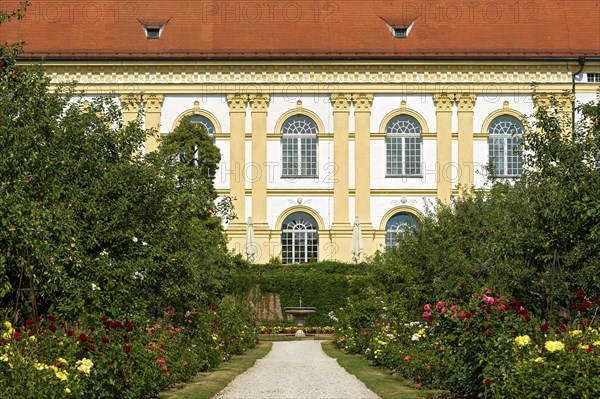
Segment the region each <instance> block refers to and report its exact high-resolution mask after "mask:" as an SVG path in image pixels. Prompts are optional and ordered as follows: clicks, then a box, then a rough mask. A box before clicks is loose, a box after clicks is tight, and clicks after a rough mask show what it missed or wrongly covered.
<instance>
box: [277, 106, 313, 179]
mask: <svg viewBox="0 0 600 399" xmlns="http://www.w3.org/2000/svg"><path fill="white" fill-rule="evenodd" d="M318 132H319V129H318V128H317V124H316V123H315V121H313V120H312V119H311V118H309V117H308V116H306V115H294V116H291V117H289V118H288V119H286V120H285V122H284V123H283V125H282V127H281V159H282V163H283V170H282V175H283V177H315V176H317V133H318Z"/></svg>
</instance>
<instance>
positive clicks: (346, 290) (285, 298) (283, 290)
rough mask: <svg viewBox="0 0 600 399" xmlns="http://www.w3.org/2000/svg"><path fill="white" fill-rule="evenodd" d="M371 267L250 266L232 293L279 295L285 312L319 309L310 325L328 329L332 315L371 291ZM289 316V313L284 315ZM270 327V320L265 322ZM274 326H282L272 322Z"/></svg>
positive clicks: (236, 279) (336, 264)
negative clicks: (294, 308)
mask: <svg viewBox="0 0 600 399" xmlns="http://www.w3.org/2000/svg"><path fill="white" fill-rule="evenodd" d="M368 269H369V265H367V264H364V263H363V264H358V265H355V264H346V263H340V262H319V263H308V264H302V265H278V264H266V265H250V266H248V268H246V269H244V270H241V271H238V273H237V274H236V275H235V276H234V277H233V281H232V288H231V291H232V293H233V294H235V295H238V296H245V295H247V294H248V292H250V291H251V290H253V289H256V287H257V286H258V287H260V292H261V293H263V294H269V293H277V294H279V296H280V299H281V307H282V309H283V308H285V307H291V306H299V304H300V299H302V306H311V307H315V308H316V312H315V314H314V315H310V316H307V317H306V323H307V325H313V326H326V325H331V324H332V323H333V321H332V320H331V319H330V317H329V315H328V313H329V312H330V311H332V310H334V309H339V308H341V307H344V306H345V305H346V303H347V298H348V297H350V296H355V295H361V294H362V293H366V292H368V291H369V287H370V286H371V283H370V279H371V277H370V275H369V273H368V271H369V270H368ZM284 317H285V314H284ZM261 322H262V323H267V324H269V321H266V320H262V321H261ZM270 324H281V322H280V321H277V320H275V321H270Z"/></svg>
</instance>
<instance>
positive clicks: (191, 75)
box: [9, 1, 600, 263]
mask: <svg viewBox="0 0 600 399" xmlns="http://www.w3.org/2000/svg"><path fill="white" fill-rule="evenodd" d="M39 3H42V5H41V6H40V7H39V8H37V9H36V12H37V14H35V15H34V17H28V18H29V21H27V19H26V21H25V22H24V23H23V24H24V25H23V26H24V27H25V28H26V27H30V28H31V29H32V31H31V32H29V33H27V32H28V31H27V30H26V29H25V28H23V29H22V30H21V31H23V32H26V35H25V36H27V37H26V40H27V38H29V40H30V41H31V42H32V43H33V48H32V49H31V50H29V52H28V51H26V52H25V54H24V56H23V57H22V59H23V62H39V61H40V60H41V61H42V62H43V66H44V68H45V70H46V71H47V73H48V76H49V77H50V79H51V81H52V83H53V84H60V83H67V82H72V81H75V82H76V85H77V89H78V90H80V91H82V92H83V93H84V94H83V97H85V98H87V97H89V98H92V97H95V96H104V95H115V96H116V97H117V98H118V100H119V101H121V102H122V103H125V102H128V101H129V100H130V99H131V98H134V99H135V100H134V102H135V103H136V105H137V106H138V107H143V109H144V112H145V114H144V115H145V116H144V118H145V120H144V122H145V127H146V128H155V129H156V130H157V131H158V132H160V135H168V134H169V132H171V131H172V130H173V129H174V128H175V127H176V126H177V124H178V123H180V122H181V121H182V120H184V119H190V120H191V121H192V122H195V123H199V124H202V125H203V126H205V127H206V128H207V129H208V130H209V132H210V133H211V134H212V135H213V137H214V139H215V144H216V145H217V147H218V148H219V149H220V151H221V154H222V160H221V163H220V165H219V171H218V172H217V176H216V179H215V187H216V189H217V191H218V193H219V195H220V196H230V197H231V198H232V199H233V204H234V208H235V209H234V210H235V213H236V215H237V219H235V220H233V221H231V222H230V223H228V224H227V225H226V226H225V228H226V233H227V237H228V239H229V246H230V249H231V251H232V252H233V253H238V254H242V256H244V257H248V258H249V259H250V260H252V261H253V262H256V263H265V262H268V261H269V260H271V259H273V258H278V259H280V260H282V261H283V262H284V263H298V262H300V263H301V262H307V261H310V260H340V261H352V260H355V261H357V260H364V259H365V257H367V256H370V255H373V254H374V253H375V252H376V251H378V250H380V251H383V250H385V248H386V247H389V246H391V245H394V238H395V237H396V236H397V235H398V234H400V235H402V234H407V233H408V232H409V231H410V229H411V228H412V227H413V226H415V225H418V223H419V219H420V218H422V217H423V215H424V214H425V213H426V212H427V210H428V209H431V208H432V207H433V206H435V204H436V203H437V201H441V202H443V203H450V202H451V201H452V198H453V197H455V196H458V195H460V193H461V191H462V190H464V189H467V188H470V187H475V188H485V187H486V181H487V178H486V175H487V171H486V166H487V165H491V167H492V168H493V169H494V170H495V172H496V174H498V175H500V176H504V177H506V178H515V177H518V175H519V174H520V173H521V171H522V163H521V156H522V154H521V153H520V151H519V149H518V141H519V137H520V134H521V133H522V131H523V129H525V128H526V126H524V125H523V124H522V120H521V119H522V117H523V115H531V114H533V112H534V111H535V107H536V106H539V105H541V104H544V102H545V101H547V98H548V96H549V95H555V96H557V97H558V98H559V99H560V101H562V102H563V103H564V104H565V105H566V108H565V111H564V112H565V113H566V114H567V116H569V115H570V107H571V105H572V101H574V100H577V101H590V100H593V99H595V97H596V92H597V90H598V82H600V44H598V43H597V40H596V39H594V37H595V36H594V32H596V31H598V30H599V28H598V26H596V25H595V22H594V18H593V13H594V11H593V10H592V11H590V10H589V9H586V8H585V7H579V6H578V7H579V8H578V9H576V10H575V11H573V12H567V13H566V14H565V18H566V19H567V22H568V23H569V24H570V25H571V26H579V27H582V29H583V30H584V31H586V32H590V33H591V35H590V37H589V39H590V40H591V41H589V40H588V42H584V43H583V44H581V45H580V44H579V43H580V42H577V43H575V44H573V41H572V40H571V39H568V38H566V39H565V38H564V35H563V32H562V30H560V29H558V28H557V27H556V26H555V25H552V24H548V21H550V20H552V21H553V20H554V19H556V18H558V17H557V13H556V12H555V11H556V10H555V9H554V8H555V5H551V4H550V3H551V2H548V7H547V8H543V9H540V10H539V13H540V14H539V15H537V17H538V19H537V20H536V23H535V24H534V23H532V21H533V19H531V20H527V19H526V18H525V17H526V16H529V17H532V14H518V15H519V18H516V17H515V15H516V14H508V11H509V10H508V8H506V9H504V8H502V7H504V6H503V5H498V7H501V8H500V11H502V10H504V11H505V13H504V14H503V15H504V17H503V18H504V19H503V20H491V19H490V18H492V16H493V15H496V16H497V15H498V14H497V13H496V14H493V15H492V14H490V11H489V7H488V6H489V5H488V6H486V7H487V8H486V9H485V10H479V9H477V10H474V9H472V7H471V8H468V7H467V2H463V1H458V2H451V3H450V2H445V1H439V2H431V4H435V5H436V7H437V8H435V12H434V13H433V14H431V13H430V14H427V13H425V14H424V12H426V11H427V10H425V11H424V9H422V8H419V9H415V8H414V7H413V8H410V9H409V8H406V7H402V8H399V7H396V6H394V5H393V4H392V3H390V2H383V1H380V2H377V1H373V2H367V3H368V4H367V3H364V4H363V2H356V1H349V2H347V3H343V4H338V3H331V4H329V3H327V4H329V5H328V6H327V4H325V3H323V6H322V7H321V3H318V4H317V3H315V4H317V5H319V7H317V8H316V10H317V11H318V12H317V11H314V10H315V9H314V8H311V9H308V8H307V9H304V8H303V7H304V6H303V5H302V4H297V5H296V8H294V10H295V14H293V15H292V14H290V13H291V11H294V10H291V8H290V6H289V4H288V3H285V4H284V3H281V2H276V1H275V2H273V7H271V8H268V9H267V11H269V10H270V11H269V12H266V11H265V12H264V13H261V14H252V18H251V17H250V16H249V15H246V14H244V10H246V11H248V10H250V8H249V7H250V6H251V5H253V4H254V8H252V9H253V10H255V11H256V4H258V3H256V4H255V3H252V2H247V1H241V2H238V3H236V4H238V5H239V7H238V8H239V9H238V8H235V7H233V8H223V7H221V6H220V5H219V4H218V3H210V4H209V5H211V4H212V5H211V7H208V8H207V7H202V5H204V6H206V4H205V3H202V4H201V2H198V7H197V8H195V10H196V11H195V13H192V14H193V15H192V14H190V15H187V14H186V10H182V9H175V7H174V6H173V7H170V6H164V7H163V6H161V7H158V6H156V7H155V6H147V7H146V6H144V5H143V4H141V3H140V2H136V1H134V2H131V5H137V8H135V9H133V8H132V9H131V10H128V13H127V15H124V14H123V15H120V14H119V18H118V21H117V20H114V21H113V19H114V18H113V14H114V13H113V14H109V13H107V14H106V15H104V17H103V19H101V18H100V17H98V20H94V21H92V22H94V23H95V25H92V24H91V23H90V21H87V22H88V24H87V25H85V24H84V22H86V15H87V16H88V17H89V12H90V7H92V6H91V4H94V7H95V8H94V10H96V12H97V13H98V12H99V11H98V10H100V11H102V10H103V9H104V8H105V6H103V5H102V3H97V4H96V2H94V1H92V2H91V3H89V4H87V5H86V6H85V7H83V8H82V9H81V10H79V8H77V7H74V8H73V9H72V10H71V11H70V14H69V15H68V17H69V19H70V21H71V22H72V25H67V26H62V25H61V26H58V25H53V29H60V30H61V31H60V32H57V35H58V36H57V39H56V40H55V41H54V42H48V41H45V39H43V38H42V36H43V35H44V29H47V28H48V29H50V28H49V26H51V23H50V22H55V21H54V20H52V21H50V22H48V18H46V19H44V13H43V12H44V10H45V8H44V4H45V3H48V2H39ZM138 3H140V4H138ZM190 3H193V4H196V2H190ZM463 3H464V4H463ZM286 4H287V5H286ZM332 4H333V5H334V6H335V7H333V6H332ZM390 4H392V5H390ZM415 4H416V3H415ZM428 4H429V3H428ZM468 4H471V3H468ZM461 5H463V6H465V7H467V8H465V10H471V11H473V13H472V15H471V16H470V17H469V15H470V14H461V15H462V17H460V20H458V22H457V18H458V17H456V18H455V17H453V18H451V17H450V16H449V15H450V14H448V12H449V11H450V10H451V9H453V10H455V9H456V7H457V6H461ZM279 6H281V7H280V8H277V7H279ZM103 7H104V8H103ZM286 7H287V8H286ZM332 7H333V8H332ZM452 7H454V8H452ZM552 7H554V8H552ZM573 8H577V7H575V6H573ZM361 9H362V11H360V10H361ZM84 10H87V11H86V12H87V14H82V15H81V16H79V17H80V18H78V15H79V14H78V13H79V12H80V11H81V12H82V13H83V11H84ZM236 10H237V11H236ZM309 10H313V12H312V13H309ZM357 10H358V11H357ZM486 10H487V11H486ZM511 10H512V9H511ZM113 11H114V10H113ZM134 11H135V12H134ZM284 11H285V12H284ZM302 11H305V12H306V13H305V14H301V12H302ZM442 11H443V12H442ZM522 11H526V10H522ZM190 12H191V11H190ZM299 12H300V14H299ZM444 12H445V14H444ZM511 12H514V10H512V11H511ZM479 13H481V15H479ZM63 14H64V12H62V11H61V14H59V16H58V17H55V18H54V19H60V18H63V19H64V18H66V17H67V15H63ZM130 14H131V15H130ZM134 14H135V15H134ZM279 14H281V15H279ZM383 14H385V16H384V15H383ZM542 14H543V15H542ZM53 15H54V14H53ZM97 15H102V14H101V13H100V14H97ZM115 15H116V14H115ZM302 15H304V19H303V18H302ZM500 15H501V16H502V14H500ZM169 16H171V17H170V18H168V17H169ZM293 16H295V17H294V18H295V19H294V18H292V17H293ZM309 16H310V18H309ZM396 16H397V17H398V18H396ZM581 16H586V17H585V18H587V19H585V20H582V19H581V18H582V17H581ZM134 17H135V18H134ZM36 18H37V19H36ZM115 18H116V17H115ZM186 18H187V19H186ZM523 18H525V19H523ZM148 21H151V22H152V23H150V22H148ZM194 21H195V22H194ZM569 21H570V22H569ZM528 22H529V24H527V23H528ZM44 24H45V25H44ZM521 28H523V29H521ZM525 28H526V29H525ZM76 29H82V30H81V38H79V37H77V34H74V33H73V32H74V31H75V30H76ZM86 29H87V30H86ZM440 32H442V33H440ZM507 32H513V37H510V35H507ZM61 34H64V35H63V36H64V42H61V39H60V35H61ZM119 34H121V35H122V37H121V40H120V39H119V38H118V36H119ZM440 34H442V35H443V36H445V35H447V36H448V37H450V38H453V40H454V42H453V41H452V40H449V39H448V40H445V38H444V37H443V36H440ZM9 36H10V35H9ZM176 39H180V40H179V41H178V40H176ZM196 39H197V40H196ZM592 39H593V40H592ZM194 40H196V41H194ZM569 40H571V41H569ZM594 40H596V41H594ZM541 42H544V43H545V45H546V47H547V48H546V47H545V50H540V49H539V48H537V47H536V46H538V45H539V43H541ZM49 43H50V44H49ZM90 43H91V44H90ZM182 43H183V44H182ZM86 46H87V47H86ZM582 46H583V47H582ZM586 46H587V47H586ZM584 57H585V58H584ZM596 79H598V80H596ZM532 84H535V85H537V88H536V90H537V93H538V96H536V98H533V96H532V92H533V88H532ZM140 93H143V95H142V96H141V97H140ZM137 111H138V108H136V107H133V108H129V109H126V110H125V111H124V117H125V120H132V119H134V118H135V117H136V116H137ZM159 139H160V138H159V137H155V138H151V139H149V140H148V142H147V143H146V145H145V148H144V151H146V152H149V151H155V150H156V149H157V148H158V140H159ZM149 211H151V210H149ZM250 224H251V227H252V228H251V230H252V233H253V234H249V233H250V232H249V228H248V227H249V225H250ZM355 224H358V225H359V226H360V241H361V242H360V243H357V227H356V226H355ZM357 245H358V246H359V248H356V246H357ZM353 249H354V252H353ZM357 249H361V250H362V251H360V252H361V254H360V256H358V257H357V254H356V252H357Z"/></svg>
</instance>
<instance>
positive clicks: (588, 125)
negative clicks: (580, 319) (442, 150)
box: [375, 93, 600, 319]
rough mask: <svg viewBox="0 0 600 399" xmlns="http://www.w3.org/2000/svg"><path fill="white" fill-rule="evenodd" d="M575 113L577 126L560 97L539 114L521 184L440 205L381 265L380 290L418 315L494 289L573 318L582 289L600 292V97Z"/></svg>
mask: <svg viewBox="0 0 600 399" xmlns="http://www.w3.org/2000/svg"><path fill="white" fill-rule="evenodd" d="M535 95H537V93H534V96H535ZM577 111H578V113H579V115H580V118H579V120H578V122H577V124H576V125H575V126H573V125H572V123H571V120H570V113H569V112H568V110H566V109H563V108H561V104H560V103H559V101H557V99H556V98H550V105H549V106H548V107H539V108H538V110H537V111H536V114H535V115H534V118H533V119H534V120H535V122H534V123H533V126H531V128H529V129H526V133H525V137H524V139H525V140H524V163H525V166H526V167H525V171H524V173H523V175H522V176H521V178H520V179H518V180H517V181H508V182H507V181H502V180H495V181H494V182H493V185H492V187H491V189H490V190H487V191H484V190H479V191H472V192H470V193H468V194H466V195H464V196H462V197H461V198H457V199H455V201H454V202H453V204H452V205H450V206H445V205H442V204H438V205H437V206H436V208H435V209H434V210H433V211H431V212H430V213H429V214H428V216H427V217H426V218H425V220H424V221H423V225H422V227H421V229H419V230H418V231H416V233H415V235H414V236H412V237H411V236H408V237H404V238H402V239H401V240H400V246H399V248H398V249H397V250H393V251H389V252H388V253H386V254H384V255H382V256H381V257H380V259H379V262H376V263H378V267H376V275H377V278H376V279H375V280H376V281H379V282H380V283H381V287H380V288H381V290H382V291H383V292H385V293H388V294H391V295H392V296H395V297H396V298H398V300H408V303H409V306H412V307H413V308H414V309H415V310H418V304H420V303H424V302H428V301H435V300H439V299H441V298H445V299H459V298H461V297H464V295H465V294H468V293H469V292H474V291H477V290H479V289H480V288H482V287H486V288H488V287H489V288H491V289H493V290H494V291H496V292H501V293H505V294H507V295H510V296H511V297H513V298H521V299H524V300H527V301H528V303H537V304H538V305H539V306H538V307H537V308H538V309H539V313H540V314H541V316H543V317H544V318H547V319H550V318H554V319H555V318H556V317H558V314H559V313H560V314H561V316H563V317H565V316H566V317H568V315H567V312H566V309H564V308H563V307H564V306H566V303H567V300H568V298H569V297H570V296H571V295H572V293H573V292H574V291H575V290H576V289H584V290H587V291H595V292H598V291H600V280H599V277H598V276H599V275H600V274H599V273H598V271H599V270H598V264H599V261H600V244H599V241H598V232H599V229H600V212H599V210H600V200H599V199H598V198H599V197H598V193H600V171H599V169H598V163H597V159H598V154H600V146H599V145H598V144H599V138H600V134H599V128H600V122H599V119H600V118H599V117H600V97H599V99H598V100H597V101H596V102H592V103H588V104H579V105H578V107H577ZM525 122H526V121H525ZM561 308H562V309H561Z"/></svg>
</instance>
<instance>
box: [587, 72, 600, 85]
mask: <svg viewBox="0 0 600 399" xmlns="http://www.w3.org/2000/svg"><path fill="white" fill-rule="evenodd" d="M587 81H588V83H600V73H588V74H587Z"/></svg>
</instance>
